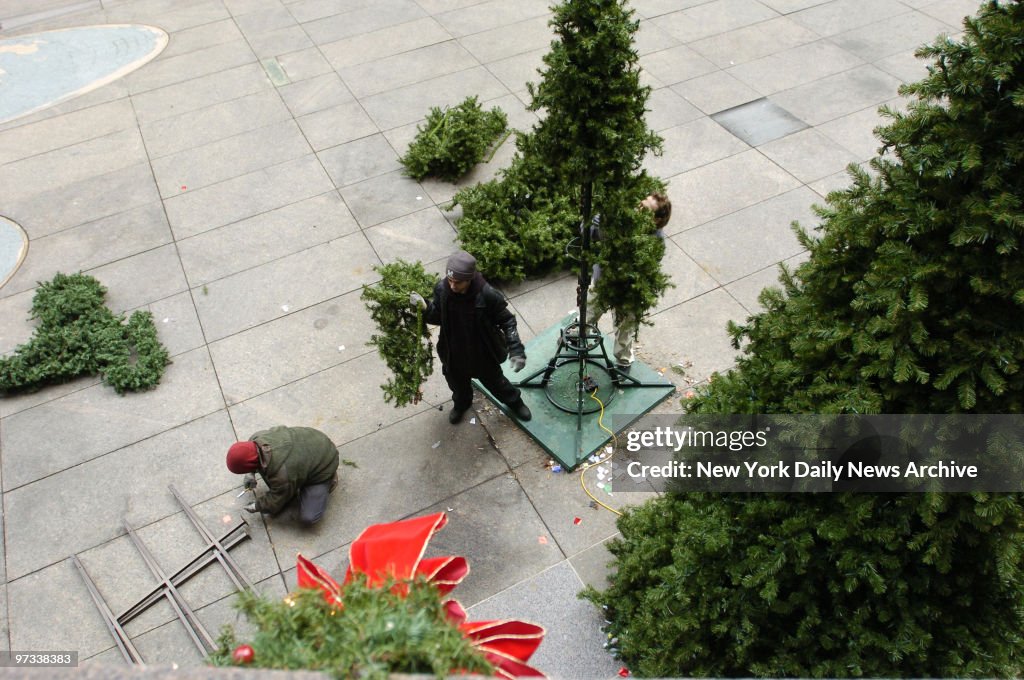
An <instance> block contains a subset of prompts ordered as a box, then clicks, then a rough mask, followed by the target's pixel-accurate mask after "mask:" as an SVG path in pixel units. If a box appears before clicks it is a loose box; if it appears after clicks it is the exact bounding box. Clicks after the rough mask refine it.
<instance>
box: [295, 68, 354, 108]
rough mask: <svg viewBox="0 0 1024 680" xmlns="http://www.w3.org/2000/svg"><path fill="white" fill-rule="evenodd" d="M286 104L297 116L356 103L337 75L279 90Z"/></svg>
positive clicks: (316, 78)
mask: <svg viewBox="0 0 1024 680" xmlns="http://www.w3.org/2000/svg"><path fill="white" fill-rule="evenodd" d="M278 91H279V92H280V93H281V97H282V98H283V99H284V103H285V104H287V105H288V108H289V109H291V112H292V114H293V115H295V116H303V115H305V114H308V113H313V112H315V111H321V110H323V109H328V108H331V107H332V106H337V105H339V104H346V103H349V102H352V101H354V98H353V97H352V93H351V92H349V91H348V88H347V87H345V84H344V83H343V82H341V78H339V77H338V75H337V74H336V73H327V74H324V75H322V76H317V77H315V78H310V79H308V80H303V81H301V82H298V83H292V84H290V85H285V86H284V87H281V88H279V89H278Z"/></svg>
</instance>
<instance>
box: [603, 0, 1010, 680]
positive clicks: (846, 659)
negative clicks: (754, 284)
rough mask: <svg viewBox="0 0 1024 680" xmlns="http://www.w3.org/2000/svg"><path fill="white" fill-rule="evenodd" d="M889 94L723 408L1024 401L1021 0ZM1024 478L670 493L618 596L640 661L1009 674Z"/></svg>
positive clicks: (912, 407) (707, 396)
mask: <svg viewBox="0 0 1024 680" xmlns="http://www.w3.org/2000/svg"><path fill="white" fill-rule="evenodd" d="M918 55H919V56H921V57H926V58H930V59H932V60H933V64H932V65H931V66H930V67H929V75H928V77H927V78H925V79H924V80H923V81H921V82H919V83H916V84H913V85H910V86H907V87H905V88H903V90H902V91H903V92H904V93H905V94H910V95H916V97H917V100H916V101H915V102H914V103H912V104H911V105H910V106H909V109H908V111H907V112H906V113H904V114H900V113H896V112H893V111H888V112H887V114H888V115H889V116H890V117H891V119H892V120H891V123H890V124H889V125H887V126H885V127H883V128H880V129H879V130H878V131H877V132H878V134H879V136H880V138H881V140H882V142H883V148H884V149H886V150H887V152H888V153H886V154H885V155H883V157H882V158H881V159H880V160H876V161H874V162H873V164H872V165H873V169H874V175H875V177H874V178H872V177H869V175H868V174H867V173H864V172H861V171H858V170H856V169H851V172H852V175H853V183H852V186H851V187H850V188H848V189H846V190H843V191H839V192H835V193H833V194H830V195H829V196H828V199H827V206H826V207H825V208H822V209H820V211H819V214H820V216H821V217H822V220H823V222H822V226H821V228H820V232H821V233H820V235H818V236H816V237H812V236H811V235H810V234H808V233H807V232H805V231H798V233H799V236H800V239H801V241H802V242H803V243H804V245H805V246H806V247H807V248H808V250H809V251H810V258H809V260H808V261H807V262H806V263H804V264H803V265H801V266H800V267H799V268H797V269H796V270H795V271H794V272H786V271H784V272H783V276H782V283H783V287H784V289H783V290H782V291H781V292H780V291H778V290H767V291H765V292H763V293H762V295H761V301H762V303H763V305H764V307H765V311H763V312H762V313H760V314H757V315H755V316H753V317H752V318H750V319H749V320H748V321H747V323H746V324H744V325H742V326H733V327H732V329H731V331H732V334H733V339H734V343H735V345H736V347H737V348H739V347H740V346H741V345H742V346H743V348H744V352H743V354H742V356H741V357H740V358H739V360H738V365H737V367H736V368H735V369H734V370H732V371H729V372H728V373H726V374H725V375H722V376H719V377H718V379H716V380H714V381H713V382H712V383H710V384H709V386H708V387H707V388H706V389H704V390H703V391H701V393H700V394H698V396H697V398H695V399H694V400H693V401H692V402H691V403H689V408H690V409H691V410H693V411H696V412H702V413H758V412H760V413H814V412H825V413H1020V412H1021V411H1022V407H1024V374H1022V372H1021V370H1020V367H1021V363H1022V362H1024V313H1022V312H1024V309H1022V307H1024V258H1022V255H1021V246H1022V235H1024V210H1022V200H1024V165H1022V159H1024V5H1022V4H1021V3H1020V2H1019V1H1013V2H1005V1H1004V2H995V1H991V2H988V3H987V4H985V5H984V6H982V8H981V9H980V11H979V15H978V16H977V18H976V19H970V20H967V21H966V22H965V32H964V36H963V38H962V40H961V41H959V42H955V41H952V40H949V39H940V40H939V41H938V42H936V43H935V44H934V45H931V46H928V47H925V48H922V49H921V50H920V51H919V52H918ZM1022 527H1024V501H1022V499H1021V497H1020V495H1017V494H987V493H974V494H907V495H892V494H890V495H873V494H802V495H796V494H794V495H788V496H787V495H773V494H762V495H757V494H752V495H743V494H731V495H716V494H690V495H682V494H679V495H668V496H666V497H664V498H661V499H659V500H657V501H655V502H653V503H651V504H649V505H646V506H643V507H641V508H639V509H638V510H636V511H635V512H632V513H630V514H629V515H628V516H627V517H625V518H624V519H623V520H622V522H621V523H620V528H621V530H622V534H623V538H622V540H620V541H618V542H617V543H616V544H615V545H613V547H612V552H613V554H614V555H615V556H616V558H617V566H618V569H617V572H616V573H615V575H614V577H613V580H612V584H611V586H610V588H609V589H608V590H607V591H606V592H604V593H600V594H598V593H596V592H591V594H590V596H591V597H592V598H593V599H595V600H596V601H598V602H600V603H603V604H606V605H607V606H608V608H609V617H610V618H611V620H612V623H611V625H610V629H611V632H612V634H613V635H615V636H617V637H618V638H619V644H620V650H621V653H622V655H623V657H624V659H625V660H626V661H627V662H628V663H629V665H630V667H631V669H632V670H634V672H636V673H637V674H643V675H711V676H747V675H758V676H777V677H782V676H808V677H811V676H813V677H829V676H830V677H847V676H907V677H925V676H930V677H938V676H962V677H966V676H1009V675H1019V674H1020V673H1021V670H1022V662H1021V655H1022V653H1024V574H1022V566H1024V555H1022V552H1021V546H1022V539H1024V531H1022Z"/></svg>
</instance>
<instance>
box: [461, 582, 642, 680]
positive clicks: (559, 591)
mask: <svg viewBox="0 0 1024 680" xmlns="http://www.w3.org/2000/svg"><path fill="white" fill-rule="evenodd" d="M583 586H584V584H583V582H582V581H581V580H580V578H579V576H578V575H577V574H576V572H575V571H574V570H573V569H572V567H571V565H570V564H569V563H568V562H561V563H559V564H557V565H555V566H553V567H551V568H550V569H548V570H546V571H544V572H541V573H540V574H537V575H536V576H534V577H533V578H530V579H529V580H527V581H525V582H523V583H519V584H517V585H515V586H513V587H512V588H509V589H508V590H506V591H504V592H500V593H498V594H497V595H494V596H493V597H490V598H488V599H487V600H485V601H484V602H481V603H480V604H478V605H476V606H474V607H472V608H470V610H469V615H470V619H471V620H477V619H484V620H487V619H510V618H511V619H521V620H523V621H530V622H532V623H536V624H538V625H540V626H543V627H544V630H545V635H544V642H542V643H541V645H540V647H539V648H538V649H537V651H536V652H535V653H534V655H533V657H531V659H530V665H531V666H533V667H534V668H536V669H538V670H540V671H542V672H543V673H545V674H546V675H548V676H549V677H552V678H565V679H566V680H570V679H572V678H602V677H603V678H614V677H617V673H618V670H619V668H621V667H622V663H621V662H620V661H617V660H616V659H615V657H613V656H612V655H611V654H609V653H607V652H605V651H604V650H603V649H602V645H603V643H604V642H605V641H606V639H605V636H604V634H603V633H602V632H601V624H602V622H603V620H604V616H603V615H602V614H601V610H600V609H598V608H597V607H596V606H594V605H593V604H591V603H589V602H586V601H584V600H580V599H578V598H577V597H576V594H577V593H578V592H579V591H581V590H583Z"/></svg>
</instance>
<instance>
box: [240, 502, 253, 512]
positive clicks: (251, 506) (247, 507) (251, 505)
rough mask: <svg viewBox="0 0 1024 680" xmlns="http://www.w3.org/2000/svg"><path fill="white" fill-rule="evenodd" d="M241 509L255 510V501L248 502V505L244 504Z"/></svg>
mask: <svg viewBox="0 0 1024 680" xmlns="http://www.w3.org/2000/svg"><path fill="white" fill-rule="evenodd" d="M242 509H243V510H245V511H246V512H256V503H255V502H253V503H249V505H247V506H245V507H244V508H242Z"/></svg>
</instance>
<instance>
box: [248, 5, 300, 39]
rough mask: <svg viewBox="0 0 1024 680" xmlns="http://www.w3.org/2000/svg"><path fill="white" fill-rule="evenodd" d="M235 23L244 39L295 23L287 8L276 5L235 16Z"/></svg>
mask: <svg viewBox="0 0 1024 680" xmlns="http://www.w3.org/2000/svg"><path fill="white" fill-rule="evenodd" d="M235 23H236V24H238V28H239V30H241V31H242V33H244V34H245V36H246V37H248V38H251V37H253V36H255V35H259V34H261V33H270V32H271V31H276V30H278V29H281V28H288V27H289V26H295V25H296V23H297V22H296V21H295V17H293V16H292V14H291V12H289V11H288V8H287V7H285V6H284V5H283V4H280V3H278V4H277V5H271V6H269V7H267V8H265V9H257V10H255V11H252V12H245V13H244V14H235Z"/></svg>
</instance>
